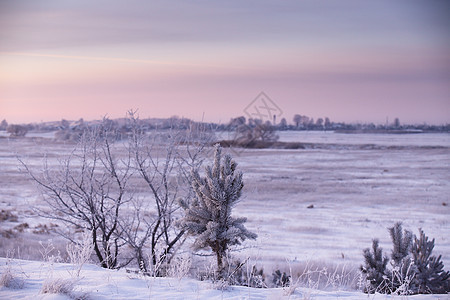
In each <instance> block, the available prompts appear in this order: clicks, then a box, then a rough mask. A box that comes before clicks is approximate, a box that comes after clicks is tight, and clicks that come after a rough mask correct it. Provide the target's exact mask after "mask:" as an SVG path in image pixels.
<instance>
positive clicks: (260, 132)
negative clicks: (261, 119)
mask: <svg viewBox="0 0 450 300" xmlns="http://www.w3.org/2000/svg"><path fill="white" fill-rule="evenodd" d="M253 136H254V140H261V141H264V142H275V141H277V140H278V135H277V134H276V131H275V128H274V126H272V124H271V123H270V122H269V121H266V122H265V123H263V124H258V125H257V126H256V127H255V128H254V129H253Z"/></svg>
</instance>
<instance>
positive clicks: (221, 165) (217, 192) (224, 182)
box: [181, 145, 257, 279]
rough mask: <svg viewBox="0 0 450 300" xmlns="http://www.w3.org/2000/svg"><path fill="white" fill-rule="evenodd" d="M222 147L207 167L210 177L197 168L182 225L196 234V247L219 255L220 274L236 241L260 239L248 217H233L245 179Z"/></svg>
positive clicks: (182, 203)
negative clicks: (247, 224)
mask: <svg viewBox="0 0 450 300" xmlns="http://www.w3.org/2000/svg"><path fill="white" fill-rule="evenodd" d="M221 152H222V149H221V147H220V146H219V145H216V146H215V152H214V163H213V165H212V166H207V167H206V177H203V178H202V177H200V175H199V173H198V171H196V170H194V171H193V176H192V187H193V190H194V191H195V197H194V199H193V200H192V201H191V203H188V202H185V201H182V202H181V205H182V207H183V208H184V210H185V217H184V218H183V219H182V220H181V225H182V226H183V228H185V229H186V230H187V231H188V233H189V234H191V235H193V236H195V242H194V244H193V247H194V249H195V250H199V249H204V248H208V247H209V248H211V250H212V251H213V252H214V253H215V255H216V258H217V274H218V277H219V278H220V279H221V278H223V276H224V258H225V255H226V252H227V250H228V249H229V247H230V246H232V245H239V244H241V242H242V241H244V240H245V239H247V238H249V239H256V237H257V236H256V234H254V233H252V232H250V231H248V230H247V229H246V228H245V227H244V223H245V222H246V221H247V219H246V218H233V217H232V216H231V211H232V208H233V206H234V205H235V204H236V203H237V201H238V200H239V198H240V196H241V192H242V188H243V187H244V183H243V180H242V173H241V172H237V171H236V167H237V163H236V162H235V161H234V160H232V158H231V156H230V155H225V157H224V158H223V159H222V156H221Z"/></svg>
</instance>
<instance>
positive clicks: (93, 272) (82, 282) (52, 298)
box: [0, 258, 449, 300]
mask: <svg viewBox="0 0 450 300" xmlns="http://www.w3.org/2000/svg"><path fill="white" fill-rule="evenodd" d="M5 272H9V273H10V274H12V275H13V276H14V277H15V278H14V280H15V284H16V286H15V288H12V287H5V286H3V287H0V299H5V300H6V299H11V300H12V299H35V300H37V299H46V300H64V299H98V300H102V299H104V300H111V299H128V300H132V299H136V300H138V299H161V300H164V299H173V300H174V299H205V300H206V299H236V300H240V299H273V300H275V299H324V300H325V299H343V300H361V299H374V300H377V299H380V300H381V299H399V300H400V299H402V300H403V299H411V300H419V299H423V300H428V299H429V300H431V299H436V300H438V299H439V300H444V299H449V296H448V295H415V296H408V297H406V296H390V295H380V294H374V295H366V294H363V293H361V292H356V291H353V292H352V291H328V292H327V291H320V290H315V289H308V288H302V287H298V288H296V289H293V290H292V293H290V292H289V291H290V290H289V288H276V289H275V288H272V289H256V288H248V287H242V286H229V287H227V288H224V289H223V288H218V287H217V286H214V285H213V284H212V283H210V282H206V281H203V282H202V281H197V280H193V279H188V278H154V277H143V276H140V275H136V274H131V273H127V272H126V271H125V270H106V269H102V268H100V267H98V266H94V265H85V266H83V268H82V270H81V272H80V274H79V276H77V275H76V274H75V273H74V266H73V265H70V264H60V263H49V262H36V261H25V260H12V261H8V260H7V259H4V258H0V274H4V273H5ZM58 280H59V281H60V282H61V280H65V282H64V284H63V285H66V286H67V285H71V284H72V285H73V288H68V289H67V291H65V292H60V293H43V292H42V287H43V286H44V285H47V286H58ZM56 290H58V289H55V290H54V291H56ZM60 290H61V289H60Z"/></svg>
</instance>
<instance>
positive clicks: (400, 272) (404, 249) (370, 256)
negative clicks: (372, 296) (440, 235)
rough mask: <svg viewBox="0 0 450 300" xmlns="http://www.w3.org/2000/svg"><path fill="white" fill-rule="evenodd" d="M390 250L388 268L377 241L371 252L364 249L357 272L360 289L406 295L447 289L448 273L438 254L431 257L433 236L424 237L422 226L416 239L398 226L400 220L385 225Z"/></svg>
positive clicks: (445, 290) (432, 292) (449, 284)
mask: <svg viewBox="0 0 450 300" xmlns="http://www.w3.org/2000/svg"><path fill="white" fill-rule="evenodd" d="M389 233H390V235H391V239H392V244H393V249H392V252H391V263H390V265H391V269H390V270H388V269H387V263H388V261H389V259H388V258H387V257H384V256H383V255H382V249H381V248H379V247H378V240H373V245H372V249H373V250H372V252H371V251H370V249H365V250H364V260H365V265H364V266H361V272H362V274H363V277H364V279H365V285H364V292H366V293H374V292H380V293H392V294H399V295H409V294H437V293H447V292H450V273H449V272H448V271H444V264H443V263H442V261H441V256H438V257H436V256H432V255H431V253H432V251H433V248H434V239H433V240H432V241H429V240H428V237H427V236H426V235H425V233H424V232H423V230H422V229H419V238H417V237H416V236H413V234H412V233H411V232H410V231H408V230H404V231H403V229H402V225H401V223H396V224H395V225H394V227H391V228H389Z"/></svg>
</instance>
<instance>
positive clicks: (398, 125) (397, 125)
mask: <svg viewBox="0 0 450 300" xmlns="http://www.w3.org/2000/svg"><path fill="white" fill-rule="evenodd" d="M394 127H395V128H400V119H399V118H395V120H394Z"/></svg>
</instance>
